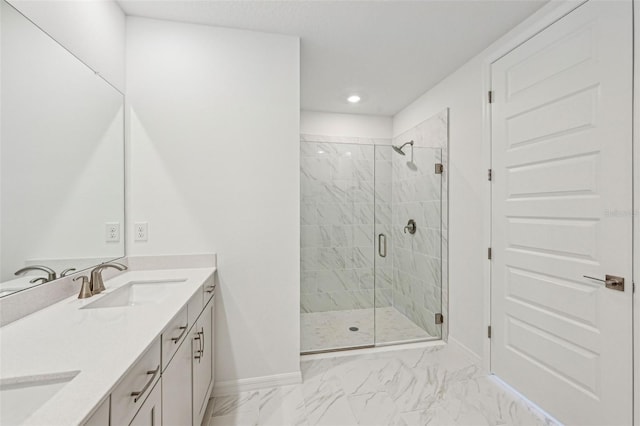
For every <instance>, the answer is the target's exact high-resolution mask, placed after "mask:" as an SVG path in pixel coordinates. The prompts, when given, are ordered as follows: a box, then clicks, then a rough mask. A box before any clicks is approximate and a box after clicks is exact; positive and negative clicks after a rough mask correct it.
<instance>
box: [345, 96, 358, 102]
mask: <svg viewBox="0 0 640 426" xmlns="http://www.w3.org/2000/svg"><path fill="white" fill-rule="evenodd" d="M347 100H348V101H349V102H351V103H352V104H357V103H358V102H360V96H358V95H351V96H349V97H348V98H347Z"/></svg>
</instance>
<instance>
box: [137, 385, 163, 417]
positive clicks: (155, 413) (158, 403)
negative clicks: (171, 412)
mask: <svg viewBox="0 0 640 426" xmlns="http://www.w3.org/2000/svg"><path fill="white" fill-rule="evenodd" d="M161 413H162V395H161V391H160V385H158V384H156V385H155V387H154V388H153V390H152V391H151V393H150V394H149V397H148V398H147V400H146V401H145V402H144V404H142V407H140V410H139V411H138V413H137V414H136V415H135V417H134V418H133V420H131V423H129V426H161V425H162V420H161Z"/></svg>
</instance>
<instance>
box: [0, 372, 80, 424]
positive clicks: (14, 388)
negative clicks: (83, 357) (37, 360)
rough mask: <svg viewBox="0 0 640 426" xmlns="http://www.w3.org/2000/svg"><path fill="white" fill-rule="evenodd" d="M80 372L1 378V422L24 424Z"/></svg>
mask: <svg viewBox="0 0 640 426" xmlns="http://www.w3.org/2000/svg"><path fill="white" fill-rule="evenodd" d="M78 373H79V371H70V372H64V373H55V374H47V375H45V376H25V377H16V378H8V379H2V380H0V424H2V425H3V426H4V425H19V424H22V423H23V422H24V421H25V420H26V419H27V418H29V416H31V415H32V414H33V413H35V412H36V411H37V410H38V409H39V408H40V407H42V406H43V405H44V404H45V403H46V402H47V401H49V400H50V399H51V398H52V397H53V396H54V395H55V394H56V393H58V392H59V391H60V390H61V389H62V388H63V387H65V386H66V385H67V384H68V383H69V382H70V381H71V380H73V378H74V377H76V376H77V375H78Z"/></svg>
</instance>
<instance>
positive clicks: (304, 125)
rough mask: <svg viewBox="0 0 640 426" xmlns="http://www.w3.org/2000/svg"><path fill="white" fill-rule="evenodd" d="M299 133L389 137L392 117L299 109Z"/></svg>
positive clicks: (391, 131)
mask: <svg viewBox="0 0 640 426" xmlns="http://www.w3.org/2000/svg"><path fill="white" fill-rule="evenodd" d="M300 133H302V134H305V135H324V136H346V137H356V138H375V139H389V138H391V137H392V136H393V119H392V117H387V116H382V115H361V114H338V113H331V112H316V111H301V112H300Z"/></svg>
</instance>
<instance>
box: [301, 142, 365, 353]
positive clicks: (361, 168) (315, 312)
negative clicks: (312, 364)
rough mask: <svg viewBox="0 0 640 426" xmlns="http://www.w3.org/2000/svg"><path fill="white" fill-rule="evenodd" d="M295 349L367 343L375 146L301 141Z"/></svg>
mask: <svg viewBox="0 0 640 426" xmlns="http://www.w3.org/2000/svg"><path fill="white" fill-rule="evenodd" d="M300 151H301V158H300V191H301V194H300V195H301V218H300V219H301V232H300V243H301V265H300V266H301V302H300V312H301V323H300V326H301V350H302V352H303V353H311V352H323V351H330V350H336V349H346V348H356V347H366V346H372V345H373V344H374V342H375V331H374V297H375V295H374V273H373V271H374V243H373V241H374V238H373V234H374V199H375V198H374V147H373V146H372V145H360V144H342V143H326V142H307V141H305V142H302V143H301V150H300Z"/></svg>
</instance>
